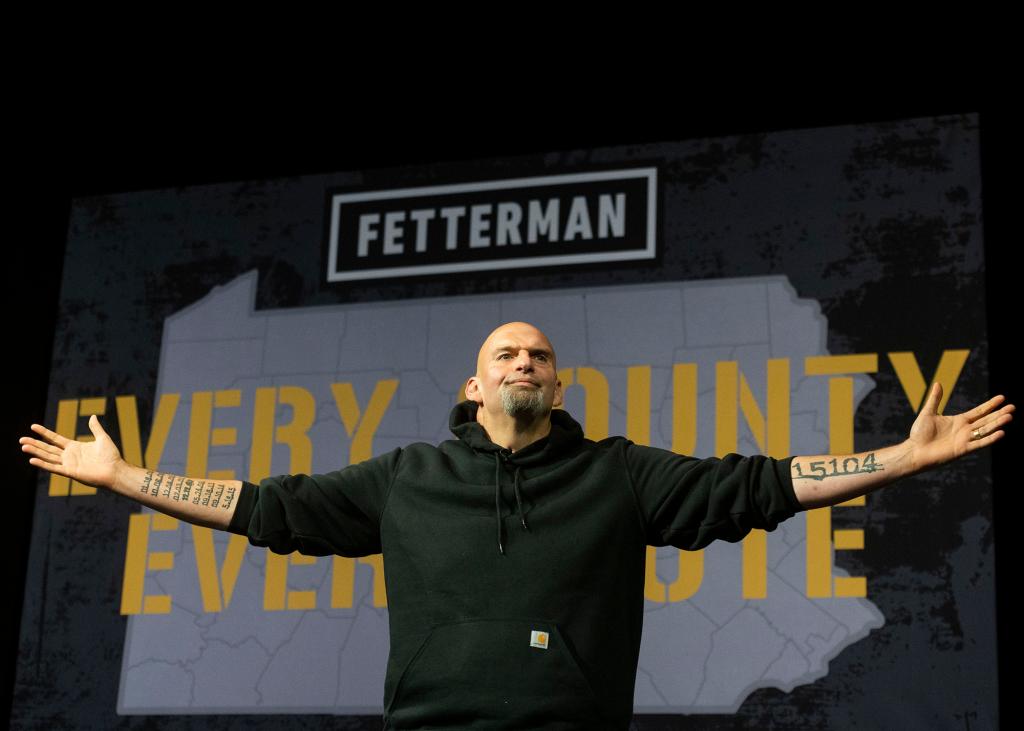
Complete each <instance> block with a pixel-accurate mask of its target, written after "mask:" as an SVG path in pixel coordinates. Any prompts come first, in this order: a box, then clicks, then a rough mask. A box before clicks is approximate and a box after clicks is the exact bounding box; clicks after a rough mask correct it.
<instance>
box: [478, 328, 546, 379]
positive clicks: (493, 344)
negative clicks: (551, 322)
mask: <svg viewBox="0 0 1024 731" xmlns="http://www.w3.org/2000/svg"><path fill="white" fill-rule="evenodd" d="M517 345H519V346H522V345H527V346H529V347H538V346H539V347H540V348H541V349H543V350H544V351H546V352H547V354H548V355H549V356H550V358H551V364H552V365H554V363H555V349H554V347H553V346H552V345H551V341H550V340H548V336H547V335H545V334H544V333H543V332H541V331H540V329H539V328H536V327H534V326H533V325H531V324H530V323H528V322H506V323H505V324H504V325H499V326H498V327H496V328H494V329H493V330H492V331H491V334H490V335H488V336H487V339H486V340H484V344H483V345H481V346H480V352H479V353H478V354H477V357H476V373H477V375H478V376H479V375H480V372H481V366H482V365H483V364H486V363H487V362H488V361H489V360H490V359H491V358H492V357H493V355H494V354H495V353H496V352H498V351H499V350H501V349H503V348H510V347H515V346H517Z"/></svg>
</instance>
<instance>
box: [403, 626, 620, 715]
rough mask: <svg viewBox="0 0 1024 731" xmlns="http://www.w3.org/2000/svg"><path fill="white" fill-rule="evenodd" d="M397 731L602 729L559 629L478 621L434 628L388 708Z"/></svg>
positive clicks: (596, 708) (595, 705) (587, 687)
mask: <svg viewBox="0 0 1024 731" xmlns="http://www.w3.org/2000/svg"><path fill="white" fill-rule="evenodd" d="M387 714H388V719H389V722H390V723H391V724H393V726H394V728H405V727H407V726H408V727H414V726H417V725H421V726H422V725H429V724H437V723H442V722H443V723H449V724H451V723H462V722H464V723H468V722H470V721H474V720H477V721H480V720H486V719H494V720H499V719H516V720H517V721H519V723H520V724H522V725H523V726H524V727H529V726H530V725H537V726H540V725H544V724H552V723H553V722H558V721H563V722H567V723H569V724H576V723H581V722H589V723H591V724H592V727H600V726H602V725H603V723H602V721H601V720H600V719H601V718H602V716H603V714H602V712H601V710H600V704H599V702H598V698H597V695H596V694H595V693H594V690H593V687H592V686H591V684H590V682H589V681H588V680H587V676H586V673H585V672H584V671H583V669H582V667H581V664H580V662H579V661H578V658H577V656H576V653H575V651H574V650H573V648H572V645H571V644H569V643H568V642H567V641H566V639H565V638H564V637H563V635H562V633H561V632H560V630H559V628H558V627H557V625H555V624H553V623H551V622H544V621H540V620H528V619H478V620H467V621H463V622H455V623H452V624H444V625H440V626H438V627H435V628H434V629H433V630H431V632H430V634H429V635H428V636H427V637H426V639H425V640H424V641H423V643H422V645H421V646H420V649H419V651H418V652H417V653H416V654H415V655H414V656H413V658H412V660H410V661H409V664H408V665H407V666H406V668H405V670H404V671H403V672H402V675H401V677H400V678H399V680H398V682H397V684H396V686H395V692H394V696H393V697H392V698H391V699H389V701H388V702H387Z"/></svg>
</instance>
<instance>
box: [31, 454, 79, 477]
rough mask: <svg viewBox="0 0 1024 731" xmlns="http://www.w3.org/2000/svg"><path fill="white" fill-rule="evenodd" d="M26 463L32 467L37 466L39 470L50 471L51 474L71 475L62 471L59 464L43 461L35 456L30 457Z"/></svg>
mask: <svg viewBox="0 0 1024 731" xmlns="http://www.w3.org/2000/svg"><path fill="white" fill-rule="evenodd" d="M28 463H29V464H30V465H32V466H33V467H38V468H39V469H41V470H46V471H47V472H52V473H53V474H55V475H60V476H61V477H71V475H69V474H68V473H67V472H65V471H64V468H63V467H62V466H61V465H57V464H51V463H50V462H44V461H43V460H41V459H36V458H35V457H33V458H32V459H30V460H29V461H28Z"/></svg>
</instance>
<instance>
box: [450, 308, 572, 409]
mask: <svg viewBox="0 0 1024 731" xmlns="http://www.w3.org/2000/svg"><path fill="white" fill-rule="evenodd" d="M466 395H467V396H468V397H469V398H470V399H472V400H473V401H476V402H477V403H478V404H480V405H482V406H483V407H484V409H485V410H487V411H488V412H490V413H492V414H497V413H499V412H501V413H504V414H506V415H508V416H512V417H516V418H525V419H535V418H537V417H540V416H544V415H546V414H548V413H549V412H550V411H551V409H552V407H553V406H561V404H562V384H561V382H560V381H559V380H558V376H557V371H556V368H555V351H554V348H552V347H551V343H550V341H548V339H547V337H546V336H545V335H544V333H542V332H541V331H540V330H538V329H537V328H535V327H533V326H532V325H528V324H527V323H525V322H512V323H509V324H507V325H502V326H501V327H499V328H498V329H497V330H495V331H494V332H492V333H491V334H490V336H489V337H488V338H487V340H485V341H484V344H483V346H482V347H481V348H480V354H479V356H478V357H477V365H476V375H475V376H473V377H472V378H470V379H469V383H468V384H467V387H466Z"/></svg>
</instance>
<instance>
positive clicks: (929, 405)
mask: <svg viewBox="0 0 1024 731" xmlns="http://www.w3.org/2000/svg"><path fill="white" fill-rule="evenodd" d="M941 401H942V384H941V383H939V382H938V381H936V382H935V383H933V384H932V387H931V389H930V390H929V391H928V398H927V399H925V402H924V406H922V407H921V411H923V412H924V413H926V414H937V413H939V403H940V402H941Z"/></svg>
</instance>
